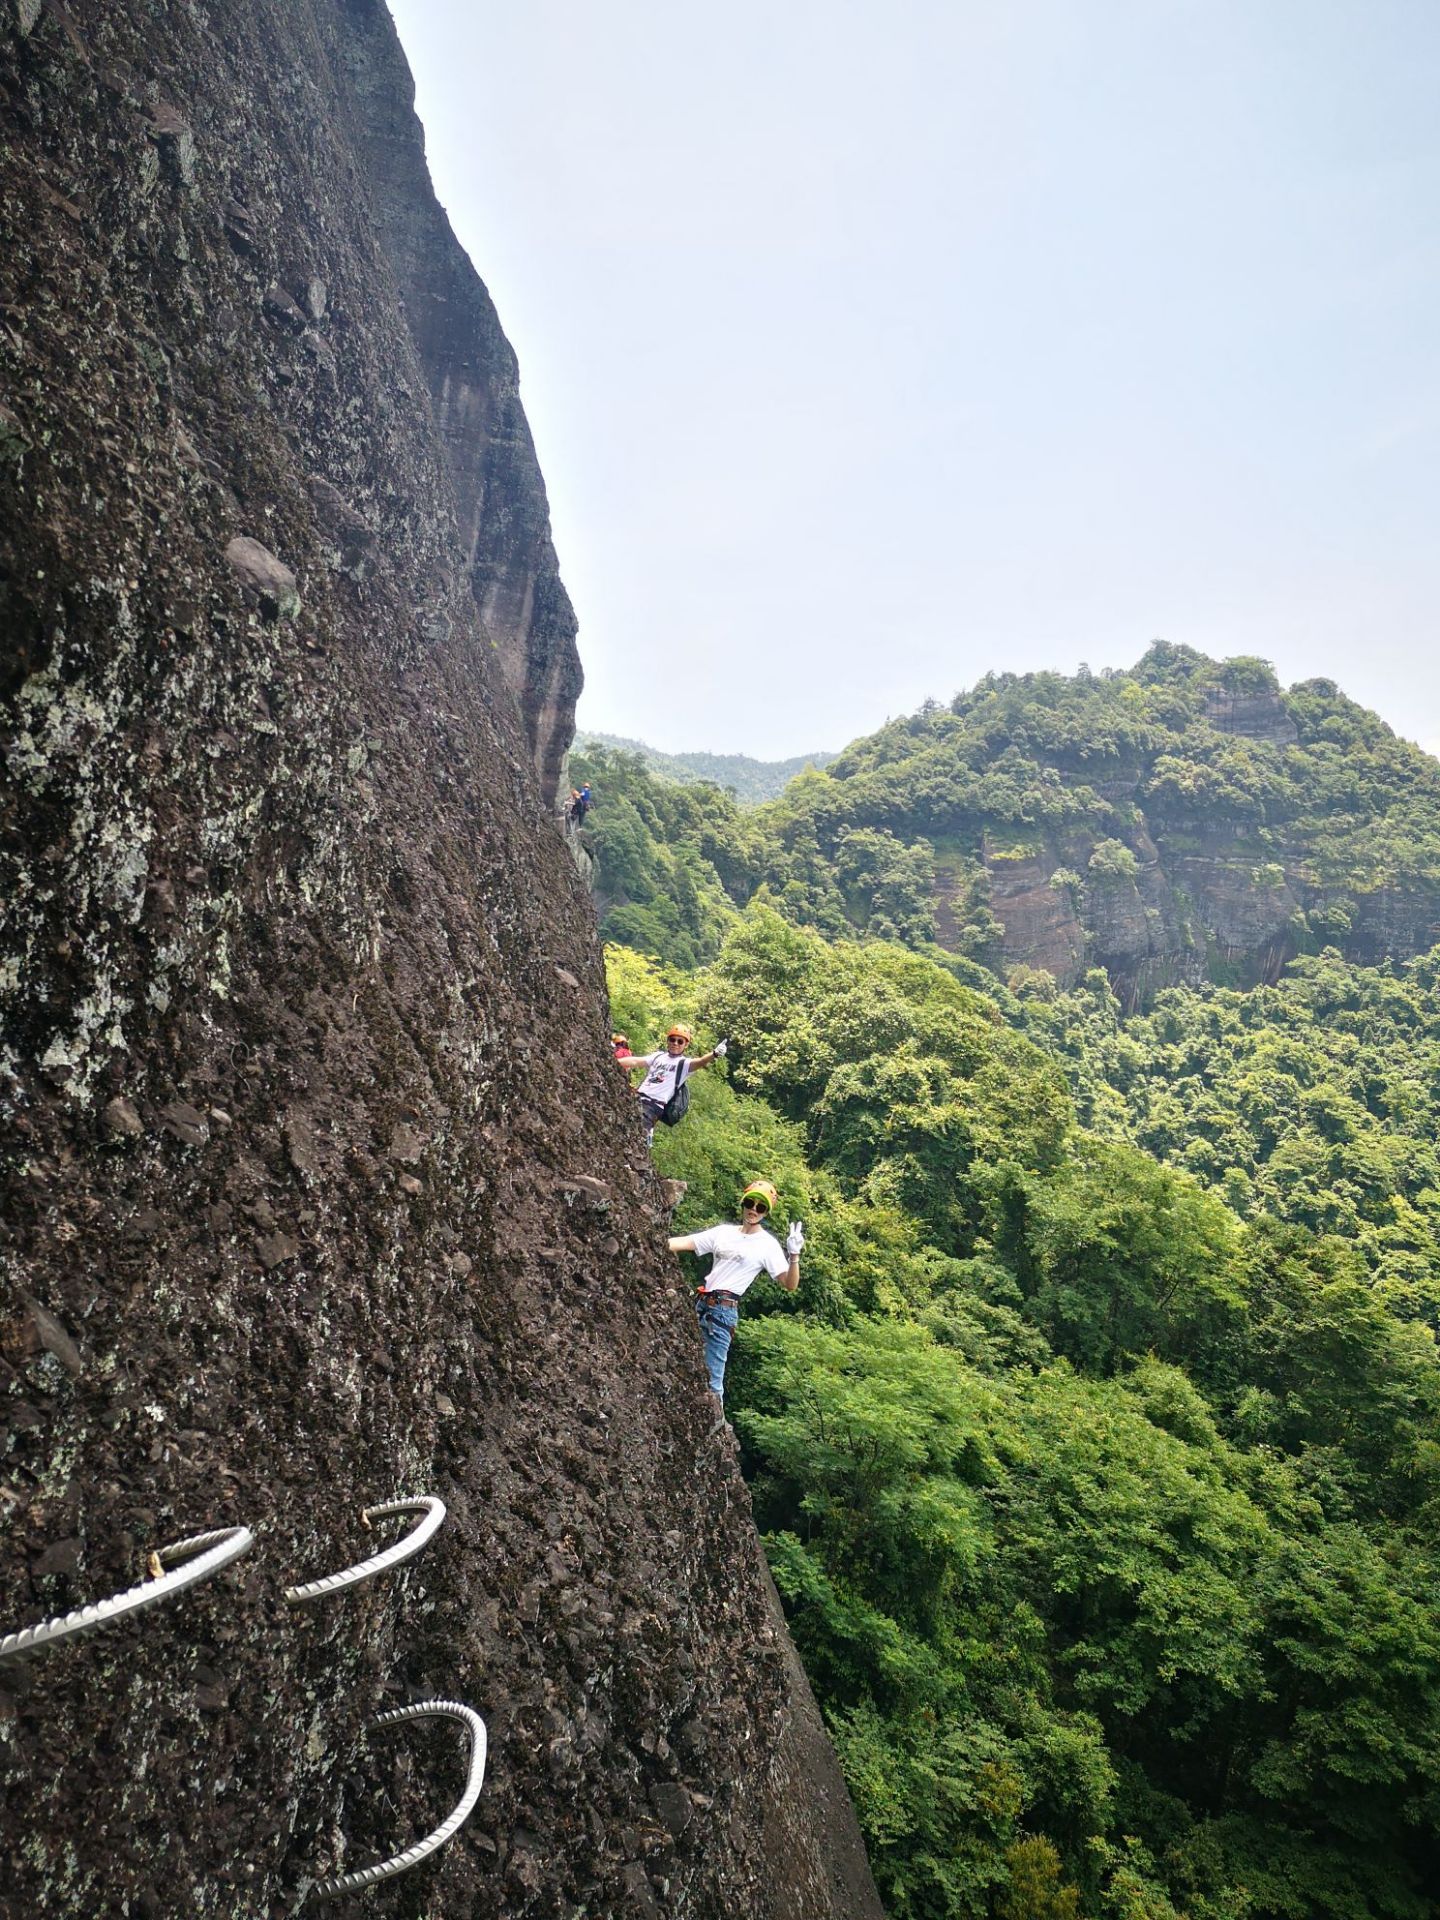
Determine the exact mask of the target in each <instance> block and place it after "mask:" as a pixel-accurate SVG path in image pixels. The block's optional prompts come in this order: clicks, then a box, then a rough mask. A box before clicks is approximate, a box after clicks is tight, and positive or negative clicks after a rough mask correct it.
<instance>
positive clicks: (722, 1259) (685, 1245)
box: [670, 1180, 805, 1421]
mask: <svg viewBox="0 0 1440 1920" xmlns="http://www.w3.org/2000/svg"><path fill="white" fill-rule="evenodd" d="M779 1198H780V1196H779V1195H778V1194H777V1193H776V1191H775V1189H774V1187H773V1186H772V1185H771V1184H770V1182H769V1181H768V1180H752V1181H751V1182H750V1184H749V1186H748V1187H746V1189H745V1191H744V1193H742V1194H741V1196H740V1224H739V1225H738V1226H732V1225H731V1223H730V1222H729V1221H728V1220H727V1221H722V1222H721V1224H720V1225H719V1226H715V1227H707V1228H706V1229H705V1231H704V1232H703V1233H684V1234H679V1235H677V1236H676V1237H675V1238H674V1239H672V1240H671V1242H670V1251H671V1252H672V1253H708V1254H711V1255H713V1256H714V1257H713V1259H712V1260H711V1263H710V1271H709V1273H708V1274H707V1275H706V1276H705V1281H704V1284H703V1285H702V1286H701V1287H700V1288H699V1289H698V1290H697V1292H696V1295H695V1313H696V1316H697V1318H698V1319H699V1322H700V1333H701V1337H702V1338H703V1340H704V1342H705V1368H706V1371H707V1373H708V1374H709V1376H710V1391H711V1393H712V1394H713V1395H714V1396H715V1410H716V1413H717V1415H719V1417H720V1419H721V1420H722V1421H723V1419H724V1404H725V1362H726V1360H727V1359H728V1358H729V1357H730V1342H731V1340H732V1339H733V1338H734V1337H735V1328H736V1326H737V1324H738V1322H739V1319H740V1299H741V1296H742V1295H743V1294H744V1293H745V1292H746V1290H747V1289H748V1288H749V1286H750V1284H751V1282H752V1281H754V1280H756V1279H758V1278H759V1276H760V1274H762V1273H768V1274H769V1276H770V1278H771V1279H772V1280H773V1281H775V1282H776V1284H777V1285H778V1286H781V1287H783V1288H784V1289H785V1291H786V1292H787V1293H794V1291H795V1289H796V1288H797V1287H798V1286H799V1284H800V1253H801V1250H802V1248H803V1247H804V1245H805V1229H804V1226H803V1225H802V1223H801V1222H800V1221H799V1220H792V1221H791V1222H790V1229H789V1232H788V1233H787V1234H786V1236H785V1245H784V1247H783V1248H782V1247H781V1245H780V1242H779V1241H778V1240H777V1239H776V1238H775V1236H774V1234H773V1233H770V1232H769V1231H768V1230H767V1228H766V1227H765V1224H764V1223H765V1220H766V1218H767V1216H768V1215H770V1214H772V1213H773V1212H774V1210H775V1207H776V1206H777V1204H778V1203H779Z"/></svg>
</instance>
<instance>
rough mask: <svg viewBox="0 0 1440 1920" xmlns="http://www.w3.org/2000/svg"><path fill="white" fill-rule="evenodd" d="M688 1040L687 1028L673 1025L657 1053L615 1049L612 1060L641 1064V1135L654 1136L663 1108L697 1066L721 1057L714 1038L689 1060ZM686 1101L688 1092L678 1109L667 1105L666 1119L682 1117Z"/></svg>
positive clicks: (722, 1046) (626, 1065)
mask: <svg viewBox="0 0 1440 1920" xmlns="http://www.w3.org/2000/svg"><path fill="white" fill-rule="evenodd" d="M689 1044H690V1029H689V1028H688V1027H682V1026H678V1025H677V1026H673V1027H671V1029H670V1031H669V1032H668V1033H667V1034H666V1036H665V1045H664V1048H663V1050H662V1051H661V1052H659V1053H617V1054H616V1056H615V1059H616V1062H617V1063H618V1064H619V1065H620V1066H622V1067H624V1068H625V1070H626V1072H627V1073H628V1072H630V1071H631V1070H632V1069H633V1068H635V1067H644V1069H645V1078H644V1079H643V1080H642V1081H641V1082H640V1085H639V1088H638V1092H639V1095H640V1115H641V1118H642V1119H643V1120H644V1122H645V1138H646V1140H647V1141H648V1140H653V1139H654V1137H655V1123H656V1121H657V1120H663V1119H664V1118H665V1113H666V1109H667V1108H669V1107H670V1103H671V1101H672V1100H673V1099H674V1098H675V1096H676V1095H677V1094H678V1093H680V1092H681V1090H682V1089H683V1087H684V1085H685V1082H686V1081H687V1080H688V1079H689V1078H690V1075H691V1074H692V1073H694V1071H695V1069H696V1068H697V1067H708V1066H709V1064H710V1062H711V1061H712V1060H723V1059H724V1057H725V1042H724V1041H723V1040H717V1041H716V1043H715V1045H714V1046H713V1047H712V1048H711V1049H710V1051H709V1053H697V1054H696V1055H695V1057H694V1059H693V1060H692V1059H691V1058H690V1057H689V1056H688V1055H687V1053H686V1052H685V1049H686V1048H687V1047H688V1046H689ZM688 1104H689V1099H688V1096H687V1097H686V1099H685V1100H684V1101H682V1103H681V1109H680V1112H678V1113H676V1112H675V1111H674V1109H673V1108H672V1109H671V1113H672V1118H671V1119H670V1120H669V1121H668V1122H667V1124H668V1125H670V1126H673V1125H674V1124H675V1121H676V1120H679V1119H681V1118H682V1117H683V1114H684V1109H685V1107H686V1106H688Z"/></svg>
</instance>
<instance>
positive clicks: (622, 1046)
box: [610, 1033, 634, 1062]
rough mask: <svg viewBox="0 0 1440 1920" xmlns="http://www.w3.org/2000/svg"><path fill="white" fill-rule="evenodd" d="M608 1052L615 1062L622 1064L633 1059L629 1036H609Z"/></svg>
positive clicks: (625, 1034) (619, 1034)
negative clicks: (611, 1054)
mask: <svg viewBox="0 0 1440 1920" xmlns="http://www.w3.org/2000/svg"><path fill="white" fill-rule="evenodd" d="M610 1051H611V1053H613V1054H614V1056H615V1058H616V1060H617V1061H620V1062H623V1061H626V1060H630V1059H633V1058H634V1055H633V1054H632V1053H631V1051H630V1036H629V1034H628V1033H612V1034H611V1036H610Z"/></svg>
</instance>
